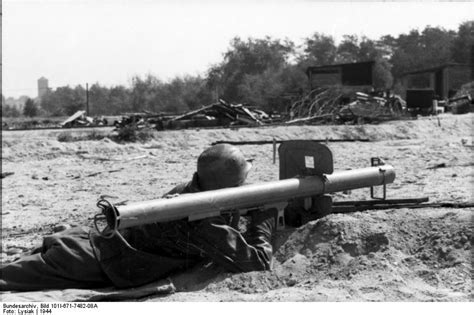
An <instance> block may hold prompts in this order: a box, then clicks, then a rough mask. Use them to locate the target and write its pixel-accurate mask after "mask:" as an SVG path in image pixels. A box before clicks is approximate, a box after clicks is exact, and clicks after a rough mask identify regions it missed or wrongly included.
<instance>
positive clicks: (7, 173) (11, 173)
mask: <svg viewBox="0 0 474 315" xmlns="http://www.w3.org/2000/svg"><path fill="white" fill-rule="evenodd" d="M13 174H15V172H2V178H5V177H7V176H11V175H13Z"/></svg>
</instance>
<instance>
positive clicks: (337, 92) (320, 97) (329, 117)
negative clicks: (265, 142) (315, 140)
mask: <svg viewBox="0 0 474 315" xmlns="http://www.w3.org/2000/svg"><path fill="white" fill-rule="evenodd" d="M387 94H388V93H387ZM405 106H406V103H405V101H404V100H403V99H402V98H401V97H400V96H398V95H388V96H384V97H381V96H378V95H377V94H375V93H374V95H372V94H367V93H362V92H353V91H347V90H346V89H344V87H341V86H333V87H323V88H317V89H314V90H312V91H311V92H310V93H308V94H307V95H305V96H304V97H303V98H302V99H300V100H298V101H296V102H294V103H293V104H292V105H291V107H290V120H289V121H286V122H285V124H287V125H295V124H320V123H325V122H326V123H327V122H331V123H349V122H352V123H360V122H379V121H385V120H390V119H398V118H400V117H401V116H402V114H403V110H404V107H405Z"/></svg>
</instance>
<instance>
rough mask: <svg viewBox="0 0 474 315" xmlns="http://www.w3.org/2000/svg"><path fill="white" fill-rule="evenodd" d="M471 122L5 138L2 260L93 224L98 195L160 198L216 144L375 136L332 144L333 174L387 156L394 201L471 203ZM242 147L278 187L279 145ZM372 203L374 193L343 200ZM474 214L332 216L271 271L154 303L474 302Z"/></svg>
mask: <svg viewBox="0 0 474 315" xmlns="http://www.w3.org/2000/svg"><path fill="white" fill-rule="evenodd" d="M473 120H474V115H473V114H472V113H471V114H465V115H450V114H444V115H441V116H440V117H439V119H438V118H437V117H426V118H420V119H418V120H410V121H396V122H388V123H384V124H380V125H355V126H292V127H266V128H257V129H252V128H240V129H234V130H230V129H225V130H224V129H210V130H184V131H165V132H159V133H157V134H156V136H155V139H154V140H151V141H148V142H146V143H133V144H118V143H115V142H113V141H111V140H109V139H103V140H100V141H76V142H59V141H58V140H57V136H58V134H60V133H61V132H63V131H40V132H39V131H34V132H33V131H2V172H14V174H13V175H11V176H8V177H6V178H3V179H2V212H1V219H2V252H1V262H2V263H6V262H9V261H12V260H14V259H15V258H17V257H18V256H19V255H21V254H24V253H27V252H28V251H30V250H31V249H32V248H34V247H35V246H37V245H39V244H40V242H41V236H44V235H48V234H51V233H54V232H55V231H56V230H57V229H60V228H61V227H62V225H66V224H67V225H90V224H91V219H92V217H93V215H94V214H95V213H97V211H98V210H97V208H96V206H95V203H96V201H97V199H98V198H99V196H101V195H109V196H116V197H117V198H116V199H113V200H116V201H117V202H118V201H125V200H128V201H139V200H147V199H154V198H157V197H159V196H161V195H162V194H163V193H165V192H167V191H168V190H169V189H170V188H171V187H173V186H174V185H176V184H178V183H181V182H183V181H187V180H188V179H190V178H191V176H192V173H193V172H194V170H195V161H196V159H197V157H198V155H199V154H200V152H201V151H202V150H204V149H205V148H206V147H208V146H209V145H210V143H212V142H213V141H218V140H230V141H239V140H242V141H243V140H246V141H248V140H271V139H272V138H273V137H274V138H276V139H282V140H285V139H324V138H333V139H342V138H369V139H371V140H372V141H371V142H342V143H329V144H328V146H329V147H330V149H331V150H332V151H333V154H334V160H335V161H334V162H335V170H345V169H352V168H361V167H365V166H368V165H369V164H370V158H371V157H374V156H378V157H381V158H383V159H384V160H385V161H386V162H387V163H389V164H391V165H393V166H394V167H395V169H396V173H397V178H396V180H395V182H394V183H393V184H391V185H390V186H389V189H388V197H389V198H410V197H424V196H427V197H429V198H430V201H431V202H437V201H447V202H472V201H473V198H472V188H473V182H472V179H473V176H472V175H473V174H472V170H473V167H472V166H473V163H474V160H473V153H474V151H473V147H472V144H473V143H472V141H473V140H472V139H473V129H472V128H473ZM71 132H72V133H74V134H76V135H77V136H80V135H81V134H83V133H87V132H90V130H89V131H81V130H75V131H71ZM96 132H98V133H100V132H103V133H107V132H110V130H108V129H100V130H98V131H96ZM241 149H242V151H243V152H244V154H245V155H246V156H247V157H248V158H251V159H254V168H253V170H252V172H251V174H250V176H249V181H250V182H261V181H270V180H277V179H278V162H277V163H276V164H273V152H272V145H260V146H254V145H247V146H242V147H241ZM443 163H444V166H443V167H438V168H436V167H434V166H436V165H442V164H443ZM368 198H369V192H368V189H361V190H355V191H352V192H345V193H337V194H335V195H334V200H358V199H368ZM472 215H473V208H463V209H449V208H424V209H397V210H395V209H393V210H385V211H371V212H364V213H352V214H333V215H330V216H327V217H325V218H323V219H320V220H318V221H313V222H310V223H308V224H306V225H305V226H302V227H300V228H299V229H296V230H294V231H291V232H288V233H287V235H286V236H285V239H286V238H287V239H286V241H284V242H283V243H282V245H281V246H280V247H279V248H277V250H276V253H275V258H276V259H275V267H274V269H273V270H272V271H268V272H251V273H244V274H236V275H232V274H225V273H217V274H215V273H214V274H212V273H211V274H210V275H207V274H206V275H204V274H203V275H201V276H200V275H196V273H188V274H184V275H180V276H177V277H175V279H174V281H175V285H176V287H177V289H178V292H177V293H175V294H173V295H169V296H165V297H154V298H148V299H147V300H156V301H472V298H473V297H472V278H471V274H472V264H471V263H472V262H471V258H472V254H471V249H472V243H473V235H472V230H473V216H472Z"/></svg>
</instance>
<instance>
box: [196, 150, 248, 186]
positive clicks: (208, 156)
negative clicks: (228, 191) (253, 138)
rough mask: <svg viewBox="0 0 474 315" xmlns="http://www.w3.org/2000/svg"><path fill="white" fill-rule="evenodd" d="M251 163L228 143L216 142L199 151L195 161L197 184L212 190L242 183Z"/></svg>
mask: <svg viewBox="0 0 474 315" xmlns="http://www.w3.org/2000/svg"><path fill="white" fill-rule="evenodd" d="M250 168H252V163H250V162H249V161H247V160H246V159H245V157H244V155H243V154H242V152H241V151H240V150H239V149H237V148H236V147H234V146H232V145H230V144H217V145H214V146H212V147H210V148H208V149H206V150H204V152H202V153H201V155H200V156H199V158H198V162H197V174H198V179H199V186H200V187H201V189H202V190H214V189H221V188H226V187H237V186H240V185H242V184H243V183H244V182H245V179H246V178H247V174H248V172H249V171H250Z"/></svg>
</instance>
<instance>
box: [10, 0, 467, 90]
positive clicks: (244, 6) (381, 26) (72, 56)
mask: <svg viewBox="0 0 474 315" xmlns="http://www.w3.org/2000/svg"><path fill="white" fill-rule="evenodd" d="M473 19H474V2H470V1H468V2H427V1H420V2H407V1H402V2H372V1H364V2H351V1H346V2H321V1H310V0H293V1H291V0H287V1H279V0H273V1H272V0H263V1H262V0H260V1H258V2H257V1H247V0H240V1H234V0H221V1H217V0H195V1H193V0H181V1H179V0H178V1H176V0H175V1H171V0H166V1H165V0H154V1H152V0H133V1H132V0H3V1H2V93H3V95H5V96H6V97H10V96H12V97H19V96H20V95H28V96H30V97H36V96H37V80H38V79H39V78H40V77H42V76H44V77H46V78H47V79H48V80H49V85H50V87H52V88H55V87H58V86H65V85H70V86H76V85H78V84H81V85H83V86H85V84H86V83H89V85H91V84H93V83H97V82H98V83H99V84H101V85H105V86H113V85H125V86H129V84H130V79H131V77H132V76H134V75H140V76H144V75H146V74H153V75H155V76H157V77H158V78H160V79H162V80H164V81H166V80H170V79H172V78H173V77H175V76H184V75H205V73H206V70H207V69H208V68H209V67H210V66H211V65H213V64H216V63H219V62H221V61H222V59H223V53H224V52H225V51H226V50H227V49H228V48H229V43H230V40H231V39H232V38H233V37H235V36H239V37H241V38H242V39H246V38H248V37H253V38H263V37H264V36H267V35H268V36H271V37H273V38H278V39H285V38H288V39H289V40H292V41H293V42H295V43H296V44H297V45H298V44H302V43H303V40H304V38H307V37H310V36H311V35H312V34H313V33H315V32H320V33H324V34H327V35H332V36H333V37H334V38H335V39H336V42H337V41H340V40H341V39H342V36H343V35H344V34H356V35H359V36H366V37H368V38H371V39H378V38H379V37H380V36H382V35H387V34H390V35H393V36H397V35H398V34H400V33H407V32H409V31H410V30H411V29H419V30H422V29H424V28H425V26H427V25H431V26H440V27H443V28H445V29H451V30H457V28H458V26H459V24H460V23H462V22H463V21H467V20H473Z"/></svg>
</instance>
